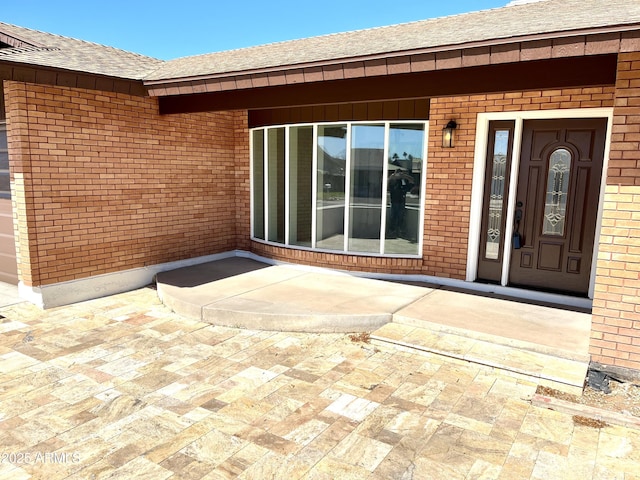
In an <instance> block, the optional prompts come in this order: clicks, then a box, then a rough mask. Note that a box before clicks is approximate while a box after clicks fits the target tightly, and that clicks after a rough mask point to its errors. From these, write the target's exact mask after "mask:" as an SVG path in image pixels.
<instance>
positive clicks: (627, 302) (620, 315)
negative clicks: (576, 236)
mask: <svg viewBox="0 0 640 480" xmlns="http://www.w3.org/2000/svg"><path fill="white" fill-rule="evenodd" d="M601 233H602V234H601V237H600V246H599V254H598V264H597V270H596V291H595V296H594V301H593V325H592V330H591V347H590V353H591V358H592V360H594V361H596V362H599V363H603V364H606V365H614V366H619V367H625V368H631V369H634V370H640V53H629V54H621V55H620V56H619V59H618V78H617V84H616V98H615V107H614V119H613V131H612V138H611V154H610V161H609V169H608V172H607V189H606V192H605V203H604V212H603V225H602V232H601Z"/></svg>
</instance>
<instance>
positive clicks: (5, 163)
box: [0, 123, 11, 198]
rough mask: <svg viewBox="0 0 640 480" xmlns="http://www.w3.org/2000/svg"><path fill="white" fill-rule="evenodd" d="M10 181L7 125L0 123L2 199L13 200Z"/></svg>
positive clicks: (0, 189)
mask: <svg viewBox="0 0 640 480" xmlns="http://www.w3.org/2000/svg"><path fill="white" fill-rule="evenodd" d="M10 183H11V182H10V181H9V145H8V144H7V125H6V123H0V198H11V185H10Z"/></svg>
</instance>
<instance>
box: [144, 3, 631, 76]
mask: <svg viewBox="0 0 640 480" xmlns="http://www.w3.org/2000/svg"><path fill="white" fill-rule="evenodd" d="M639 25H640V0H606V1H605V0H543V1H539V2H535V3H524V4H520V2H518V3H516V4H514V5H511V6H507V7H502V8H496V9H491V10H484V11H478V12H472V13H467V14H461V15H454V16H450V17H443V18H436V19H431V20H423V21H418V22H412V23H405V24H399V25H393V26H388V27H380V28H372V29H367V30H359V31H353V32H346V33H338V34H333V35H325V36H320V37H312V38H305V39H301V40H293V41H287V42H281V43H273V44H268V45H261V46H256V47H250V48H244V49H239V50H230V51H225V52H219V53H211V54H205V55H198V56H193V57H185V58H180V59H176V60H171V61H168V62H165V63H164V64H162V65H160V66H159V68H157V69H156V70H155V71H154V72H152V73H150V74H149V75H148V76H147V77H146V79H145V80H147V81H148V82H149V83H155V82H156V81H166V80H178V79H195V78H206V77H211V76H224V75H232V74H236V73H251V72H257V71H261V70H263V71H264V70H268V69H276V68H278V69H282V68H295V67H299V66H309V65H313V64H323V63H325V64H326V63H327V62H340V61H344V60H347V59H348V60H355V59H368V58H375V57H376V56H378V57H381V56H385V57H389V56H393V55H394V54H396V55H402V54H406V53H407V52H417V51H446V50H454V49H459V48H466V47H473V46H481V45H492V44H493V45H495V44H499V43H508V42H513V41H518V40H526V39H538V38H540V39H543V38H552V37H562V36H575V35H581V34H585V33H599V32H603V33H604V32H607V31H615V32H620V31H624V30H626V29H629V30H631V29H638V27H639Z"/></svg>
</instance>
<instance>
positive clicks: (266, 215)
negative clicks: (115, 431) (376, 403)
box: [262, 128, 270, 241]
mask: <svg viewBox="0 0 640 480" xmlns="http://www.w3.org/2000/svg"><path fill="white" fill-rule="evenodd" d="M269 130H270V129H268V128H265V129H264V139H263V141H264V145H263V148H264V160H263V162H262V164H263V169H264V173H263V183H264V239H265V241H268V240H269Z"/></svg>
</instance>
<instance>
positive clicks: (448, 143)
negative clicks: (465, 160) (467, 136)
mask: <svg viewBox="0 0 640 480" xmlns="http://www.w3.org/2000/svg"><path fill="white" fill-rule="evenodd" d="M457 127H458V124H457V123H456V121H455V120H449V123H447V126H446V127H444V128H443V129H442V148H453V145H454V143H453V131H454V130H455V129H456V128H457Z"/></svg>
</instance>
